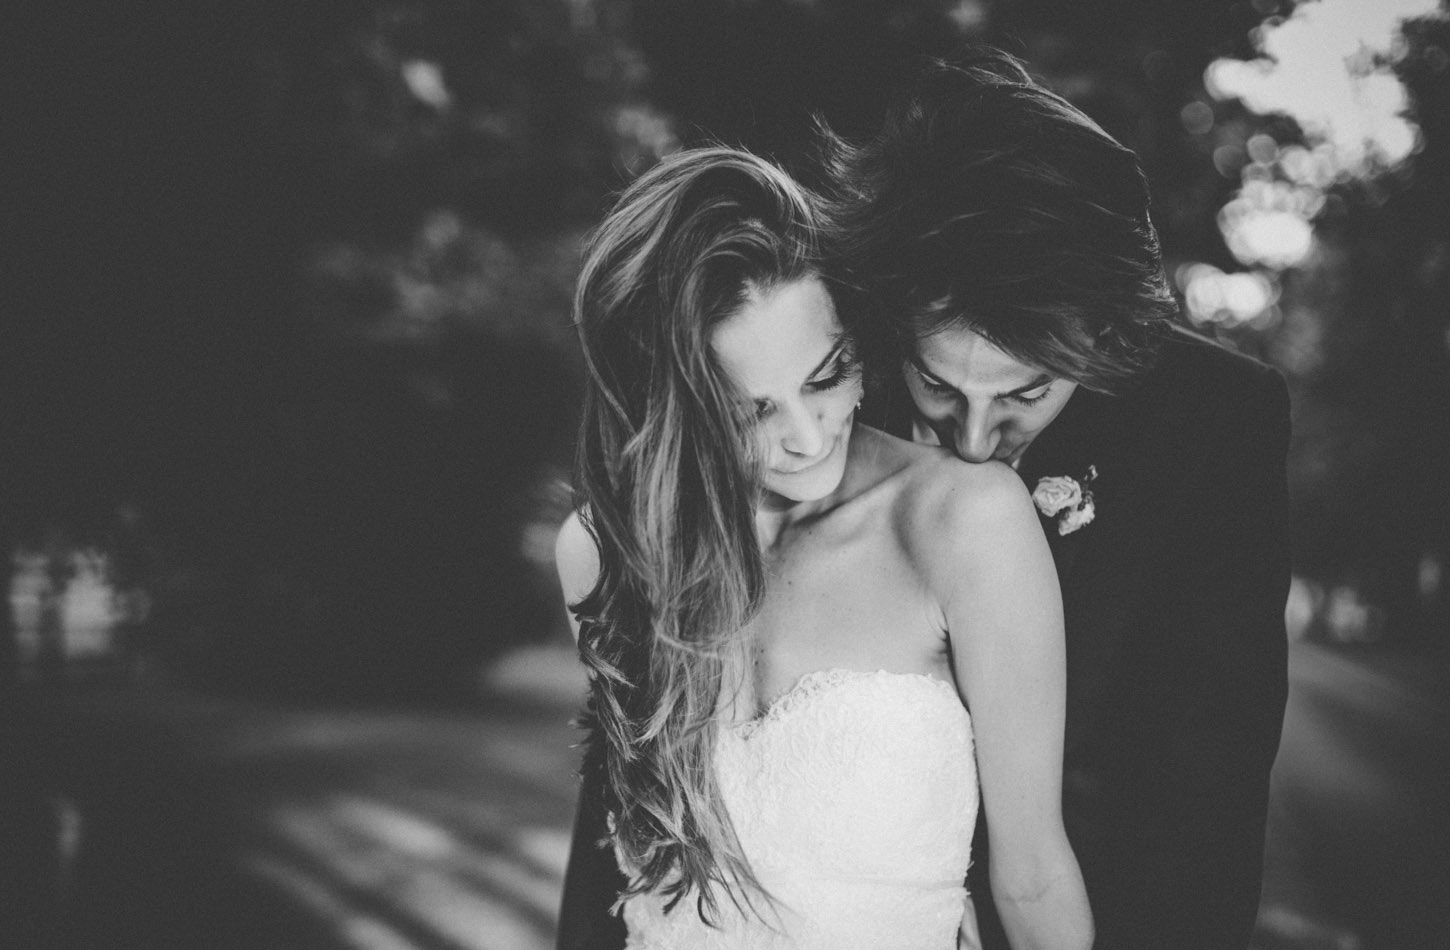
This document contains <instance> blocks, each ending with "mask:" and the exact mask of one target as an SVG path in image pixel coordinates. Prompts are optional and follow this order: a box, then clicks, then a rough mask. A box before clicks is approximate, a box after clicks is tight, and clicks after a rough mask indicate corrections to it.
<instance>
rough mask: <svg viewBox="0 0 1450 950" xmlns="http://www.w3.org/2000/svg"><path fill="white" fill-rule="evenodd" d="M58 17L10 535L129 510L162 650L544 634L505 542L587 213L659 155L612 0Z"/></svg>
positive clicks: (464, 659) (281, 656)
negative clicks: (153, 592)
mask: <svg viewBox="0 0 1450 950" xmlns="http://www.w3.org/2000/svg"><path fill="white" fill-rule="evenodd" d="M52 12H53V19H51V20H49V21H48V22H46V23H44V24H39V25H38V30H39V31H40V32H38V33H37V38H38V39H41V40H48V41H49V42H46V43H44V44H43V53H42V54H41V55H40V56H39V57H37V58H38V59H44V60H45V63H44V66H45V68H44V71H43V73H42V75H43V77H44V78H45V79H46V80H47V81H48V82H49V83H50V86H49V88H47V89H46V90H45V97H44V99H43V101H42V100H40V99H39V98H37V99H36V101H35V102H33V103H32V108H33V114H32V115H31V116H29V119H30V121H29V122H27V124H26V130H27V131H28V132H31V134H30V135H28V136H27V140H26V145H27V152H26V154H25V155H24V156H23V160H24V161H25V163H26V167H25V171H26V173H27V178H28V180H29V181H30V182H33V187H32V188H31V190H30V192H29V194H28V196H27V198H28V201H27V207H26V212H27V215H26V230H28V231H29V232H30V233H31V234H32V235H34V236H39V237H40V238H41V239H42V240H41V242H40V244H39V246H38V247H35V248H34V249H33V251H32V252H31V253H30V259H29V260H28V261H27V263H28V264H30V265H31V266H30V267H29V268H28V271H27V274H28V276H27V279H26V282H25V286H24V288H23V291H24V293H23V296H22V298H21V300H20V303H19V304H18V305H17V306H16V307H15V309H14V312H12V313H11V314H9V316H10V317H11V318H12V319H11V320H10V321H9V322H10V323H11V325H12V327H13V329H14V334H13V336H12V339H16V338H19V340H20V341H21V343H22V344H23V346H24V348H25V350H26V362H27V363H28V365H27V367H26V368H25V369H24V371H23V372H20V373H17V374H16V375H12V376H7V379H6V385H7V386H9V387H11V392H13V394H14V396H15V397H16V398H14V399H11V400H7V403H8V405H9V406H10V407H11V409H12V410H13V411H12V412H11V413H7V415H11V416H12V417H13V418H7V431H14V432H15V433H16V438H15V442H14V443H13V444H14V445H15V446H16V447H17V452H15V453H14V457H16V458H17V459H18V460H19V462H20V465H21V466H22V467H23V470H22V471H19V472H17V473H16V474H15V476H14V479H13V482H12V484H14V485H15V486H16V487H15V492H16V493H17V494H19V493H23V497H24V498H25V500H26V501H25V504H23V505H17V506H14V510H13V511H12V512H11V517H10V519H9V521H10V523H11V524H13V525H14V526H15V529H16V531H17V533H18V534H19V535H21V536H22V537H23V536H25V535H27V534H38V533H40V532H42V531H44V529H45V526H46V525H48V524H51V523H54V522H57V521H60V522H64V523H67V524H73V525H78V526H80V528H81V530H82V531H83V532H89V533H90V534H91V535H93V536H96V535H103V534H107V533H109V534H110V535H112V536H114V535H115V534H116V532H117V531H118V530H122V533H125V532H129V533H131V534H136V533H138V532H144V533H146V534H147V535H148V538H149V540H148V541H147V543H146V544H131V545H130V546H131V547H132V548H136V547H149V548H150V549H152V550H155V551H158V552H160V553H159V555H158V556H157V557H156V558H155V559H154V562H155V574H156V577H155V580H154V584H155V586H156V587H157V593H158V596H157V600H156V611H155V614H154V616H153V619H152V622H151V624H150V628H151V629H150V631H149V635H150V637H151V638H152V644H151V648H152V649H154V650H156V651H157V652H158V653H160V654H161V656H162V657H163V659H164V661H165V662H167V663H169V664H170V665H172V666H174V667H182V668H187V669H192V670H195V671H200V672H203V673H206V674H209V675H215V676H217V677H220V678H222V679H225V680H228V681H234V682H251V683H257V684H266V685H278V686H296V687H298V688H303V689H317V688H325V687H328V686H337V687H339V688H343V687H345V688H357V687H360V686H378V687H380V688H394V687H396V688H400V689H405V690H406V689H411V688H413V687H416V686H420V685H436V684H438V683H440V682H443V681H446V680H448V679H453V678H457V677H458V676H459V675H460V674H464V675H466V674H467V673H468V672H469V671H471V670H473V669H476V667H477V664H478V663H479V662H481V661H482V660H483V659H485V658H486V657H488V656H489V655H491V654H492V653H493V652H494V651H495V650H496V649H498V648H500V647H501V646H503V645H506V644H507V643H509V642H515V641H517V640H518V639H520V638H529V637H538V636H541V635H544V634H545V633H547V632H548V631H549V630H550V629H551V628H553V627H554V626H555V624H556V623H557V619H556V616H555V615H556V612H557V609H558V608H557V606H556V605H555V604H554V602H553V601H554V595H553V594H552V592H551V591H548V590H541V589H539V588H540V581H539V580H538V574H539V572H538V571H537V569H536V568H534V567H533V566H531V565H530V564H528V563H527V562H526V561H525V559H524V558H523V556H522V554H521V553H520V550H519V537H520V532H521V530H522V528H523V525H524V523H525V521H526V520H527V519H528V518H529V517H530V516H531V514H532V513H533V512H532V509H533V507H535V506H534V504H533V500H534V499H533V495H534V489H533V487H532V486H533V483H534V482H535V481H536V480H537V479H538V478H539V477H540V473H541V472H547V471H550V470H551V468H550V466H553V467H558V466H560V465H561V464H567V460H568V443H569V437H570V433H569V431H568V430H569V426H570V423H571V420H572V416H573V411H572V405H573V403H574V401H575V398H574V397H575V393H576V391H577V389H576V386H577V376H576V367H575V363H574V360H573V358H572V356H571V355H570V352H569V351H568V350H567V349H565V348H563V347H561V346H560V345H559V341H560V340H561V339H565V338H567V336H568V333H569V331H568V312H567V301H568V299H569V293H570V284H571V283H572V276H573V268H574V258H575V256H576V253H577V251H576V245H577V240H578V234H579V232H580V231H581V230H582V229H583V228H584V227H586V226H587V225H588V224H589V223H590V222H591V221H592V220H593V219H594V218H595V217H596V216H597V214H598V213H599V208H600V206H601V201H602V199H603V197H604V195H605V194H606V193H607V192H608V191H609V190H610V189H611V188H613V187H616V186H617V185H618V184H619V183H620V182H621V181H622V179H623V177H624V175H625V173H626V171H627V166H628V165H629V164H630V163H631V162H638V161H640V160H642V157H643V156H642V153H640V149H641V148H642V147H647V145H648V143H645V145H644V146H642V145H641V143H640V142H639V141H638V140H637V136H633V135H632V134H631V133H632V128H633V127H631V126H629V125H628V124H625V125H624V126H621V123H620V121H619V116H620V114H621V110H625V109H626V108H627V107H630V106H635V105H637V102H636V98H637V97H636V89H637V87H638V85H639V83H640V81H641V77H642V68H641V66H640V64H639V61H638V57H637V55H636V54H635V53H634V52H633V50H632V49H631V47H630V46H629V45H628V44H627V43H626V42H625V39H624V38H623V36H622V12H621V9H620V5H618V4H610V3H590V4H579V3H571V2H567V0H557V2H538V0H498V2H453V3H425V2H382V0H380V2H371V3H342V2H330V0H312V2H301V3H296V2H287V3H282V2H259V3H251V4H242V5H238V4H227V3H221V2H201V3H193V2H187V3H181V2H173V3H164V2H163V3H145V4H140V3H137V4H119V5H109V6H107V7H105V8H104V9H96V10H92V9H90V8H89V6H85V7H80V8H65V7H64V6H58V7H56V8H55V9H54V11H52ZM72 16H74V18H72ZM11 422H13V423H14V428H13V430H12V429H11V427H10V426H9V423H11ZM120 505H125V506H126V507H125V510H126V511H128V512H130V513H131V514H130V516H129V517H128V518H127V519H124V529H121V528H118V527H117V524H118V522H117V521H116V520H115V519H114V518H113V512H115V511H116V510H117V508H118V506H120ZM138 511H139V512H141V513H142V517H140V518H139V519H138V518H137V517H136V516H135V513H136V512H138Z"/></svg>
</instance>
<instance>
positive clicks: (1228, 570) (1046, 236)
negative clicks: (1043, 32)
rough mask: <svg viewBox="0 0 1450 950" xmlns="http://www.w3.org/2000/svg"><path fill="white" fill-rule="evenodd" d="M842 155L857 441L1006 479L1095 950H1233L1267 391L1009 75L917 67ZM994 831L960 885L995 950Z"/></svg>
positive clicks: (1128, 195)
mask: <svg viewBox="0 0 1450 950" xmlns="http://www.w3.org/2000/svg"><path fill="white" fill-rule="evenodd" d="M836 156H837V162H836V163H835V172H836V174H837V176H838V181H839V182H840V184H841V185H842V188H843V190H844V191H846V192H848V193H850V194H851V195H852V198H851V200H850V201H849V202H848V212H847V215H848V222H847V224H848V227H847V233H848V234H849V235H851V240H852V247H851V249H850V253H849V254H848V258H849V259H850V260H852V262H853V263H854V265H855V267H856V268H857V270H858V275H857V276H858V277H859V279H860V280H861V281H862V282H863V283H865V284H866V285H867V286H869V287H870V288H871V289H872V290H873V291H874V292H875V294H876V295H877V297H878V298H879V300H880V303H881V305H882V306H881V310H882V313H883V314H884V315H885V322H886V323H887V324H888V325H889V327H890V329H891V330H892V331H894V332H893V333H892V336H893V337H894V339H895V340H897V341H901V345H900V350H901V360H902V362H903V364H904V372H903V374H902V376H901V378H900V379H899V380H893V382H894V383H896V384H897V385H896V391H895V393H887V394H886V397H885V398H883V399H881V400H879V402H878V405H877V406H876V410H877V413H878V415H877V418H876V422H877V424H878V425H881V426H882V427H884V428H887V429H889V430H891V431H895V432H896V433H897V434H899V435H906V436H915V437H916V438H917V439H918V440H924V441H936V442H939V443H940V444H942V445H945V446H947V447H949V448H951V449H952V450H953V451H955V453H956V454H957V455H958V456H960V457H961V458H962V459H963V460H965V461H967V462H986V461H988V460H992V459H996V460H1000V461H1002V462H1005V463H1007V464H1009V465H1012V466H1013V467H1014V468H1016V470H1017V472H1018V473H1019V474H1020V475H1021V476H1022V478H1023V480H1024V481H1025V482H1026V485H1027V487H1028V489H1029V490H1032V491H1033V499H1034V501H1036V502H1037V505H1038V510H1039V512H1040V513H1041V515H1042V519H1043V527H1044V530H1045V531H1046V533H1047V537H1048V540H1049V544H1050V546H1051V548H1052V551H1053V555H1054V558H1055V559H1056V562H1057V571H1058V578H1059V581H1060V583H1061V585H1062V595H1063V606H1064V612H1065V616H1066V625H1067V663H1068V668H1067V693H1068V696H1067V700H1068V704H1067V722H1066V747H1065V768H1064V789H1063V811H1064V818H1065V821H1066V823H1067V830H1068V834H1069V838H1070V840H1071V842H1072V845H1073V849H1074V852H1075V853H1076V855H1077V858H1078V861H1079V864H1080V865H1081V867H1082V872H1083V878H1084V880H1085V882H1086V884H1087V889H1088V897H1089V900H1090V902H1091V905H1092V910H1093V917H1094V920H1095V924H1096V929H1097V935H1098V936H1097V942H1096V946H1097V947H1098V948H1099V950H1200V948H1201V950H1230V948H1232V950H1243V948H1244V947H1245V946H1247V944H1248V942H1249V939H1250V935H1251V933H1252V931H1253V925H1254V918H1255V915H1256V911H1257V907H1258V901H1259V889H1260V885H1261V882H1262V861H1263V844H1264V822H1265V818H1266V815H1267V811H1268V791H1269V770H1270V767H1271V766H1272V765H1273V761H1274V755H1275V752H1276V751H1277V749H1278V744H1279V733H1280V726H1281V723H1282V719H1283V712H1284V702H1285V698H1286V691H1287V683H1286V670H1285V662H1286V651H1287V642H1286V635H1285V629H1284V602H1285V598H1286V596H1287V591H1288V583H1289V557H1288V540H1287V533H1288V532H1287V507H1288V504H1287V498H1286V488H1285V472H1284V457H1285V451H1286V448H1287V442H1288V437H1289V407H1288V399H1287V394H1286V392H1285V387H1284V383H1283V381H1282V379H1281V378H1280V377H1279V376H1278V374H1277V373H1275V372H1274V371H1272V370H1270V369H1268V368H1267V367H1264V366H1262V365H1260V364H1258V363H1255V362H1252V361H1250V360H1248V359H1245V358H1243V357H1239V356H1236V355H1233V354H1231V353H1229V352H1228V351H1226V350H1224V349H1222V348H1220V347H1218V346H1216V345H1214V344H1212V343H1209V342H1208V341H1206V340H1203V339H1201V338H1199V337H1197V336H1194V335H1192V334H1190V333H1188V332H1186V331H1183V330H1180V329H1175V328H1173V326H1172V324H1171V323H1170V322H1169V321H1170V318H1172V317H1173V316H1175V315H1176V313H1177V308H1176V306H1175V305H1174V302H1173V300H1172V298H1171V296H1170V295H1169V292H1168V290H1167V286H1166V281H1165V278H1164V274H1163V267H1162V262H1161V259H1160V255H1159V250H1158V244H1157V237H1156V234H1155V231H1154V229H1153V226H1152V224H1151V223H1150V221H1149V218H1148V205H1149V198H1148V192H1147V187H1146V184H1145V181H1144V178H1143V175H1142V172H1141V171H1140V169H1139V166H1138V163H1137V161H1136V158H1135V157H1134V155H1133V153H1132V152H1131V151H1129V150H1128V149H1126V148H1124V147H1123V146H1121V145H1119V144H1118V143H1117V142H1116V141H1114V140H1113V139H1112V138H1111V137H1109V136H1108V135H1107V134H1106V133H1105V132H1103V131H1102V130H1101V129H1100V128H1099V127H1098V126H1097V125H1096V124H1094V123H1093V122H1092V121H1091V120H1090V119H1088V118H1087V117H1086V116H1084V115H1083V114H1082V113H1081V112H1079V111H1078V110H1076V109H1074V108H1073V107H1072V106H1070V105H1069V104H1067V103H1066V102H1065V101H1064V100H1062V99H1060V98H1058V97H1057V96H1055V95H1053V94H1052V93H1050V92H1048V91H1047V90H1045V89H1043V88H1042V87H1041V86H1038V85H1036V84H1035V83H1033V82H1032V81H1031V80H1030V79H1029V78H1028V76H1027V74H1026V73H1025V72H1024V71H1023V70H1022V67H1021V66H1020V65H1019V64H1018V63H1017V62H1016V61H1015V60H1012V59H1011V58H1010V57H1007V56H1006V55H1005V54H1000V53H995V52H990V51H984V52H980V53H978V54H976V55H975V57H974V58H972V59H969V60H964V61H962V62H960V63H957V64H944V63H937V64H933V65H932V66H930V67H928V68H927V69H925V70H924V71H923V72H922V73H921V74H920V75H919V76H918V77H917V78H916V81H915V84H914V85H913V87H912V90H911V94H910V95H909V96H908V97H907V98H906V99H905V100H904V101H903V102H902V103H900V104H899V106H898V107H897V108H896V109H894V110H893V111H892V113H891V114H890V116H889V117H888V119H887V122H886V126H885V128H884V130H883V132H882V133H881V135H879V136H878V137H877V138H876V139H875V140H873V141H871V142H869V143H867V144H866V145H865V146H863V147H860V148H854V149H853V148H849V147H846V146H844V145H840V144H839V143H837V147H836ZM990 819H991V816H990V815H986V816H985V820H986V823H987V828H989V827H990ZM987 828H983V827H979V828H978V833H977V835H976V839H975V841H976V843H977V845H976V846H977V847H978V851H977V854H976V857H975V860H974V863H973V873H972V876H971V889H972V893H973V897H974V903H975V904H976V907H977V913H978V915H979V917H980V918H981V925H982V937H983V942H984V946H985V947H986V948H987V950H998V948H1002V950H1005V948H1006V946H1007V943H1006V940H1005V937H1004V936H1003V935H1002V932H1001V928H1000V923H999V922H998V921H997V919H996V914H995V911H994V908H993V906H992V902H991V900H990V886H991V885H990V878H989V873H988V872H989V869H990V867H991V859H990V854H989V851H988V847H987V846H988V845H989V844H990V837H989V835H988V834H987V833H985V832H986V830H987Z"/></svg>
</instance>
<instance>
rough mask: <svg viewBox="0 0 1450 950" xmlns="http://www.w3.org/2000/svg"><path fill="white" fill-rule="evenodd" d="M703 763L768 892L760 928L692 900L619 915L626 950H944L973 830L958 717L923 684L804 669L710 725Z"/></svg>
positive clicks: (965, 726) (633, 902)
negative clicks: (754, 705) (736, 717)
mask: <svg viewBox="0 0 1450 950" xmlns="http://www.w3.org/2000/svg"><path fill="white" fill-rule="evenodd" d="M716 769H717V772H718V775H719V781H720V786H721V791H722V793H723V795H724V800H725V805H726V807H727V809H728V810H729V813H730V817H731V819H732V821H733V822H734V824H735V830H736V833H737V834H738V835H739V837H740V843H741V845H742V847H743V848H744V851H745V855H746V857H748V858H749V860H750V863H751V866H752V867H753V868H754V869H755V873H756V875H757V876H758V877H759V878H760V881H761V883H762V884H764V885H765V887H766V889H767V890H769V891H770V893H771V894H772V895H773V896H774V897H775V898H776V901H777V904H776V913H777V914H778V920H777V919H776V917H774V916H772V915H771V913H770V911H769V910H768V908H769V905H764V906H765V907H766V908H767V912H766V919H767V920H769V921H770V922H771V923H770V925H767V924H765V923H762V922H761V920H759V919H757V918H755V917H753V916H748V915H747V914H742V913H741V912H739V911H737V910H736V909H735V907H734V905H733V904H731V902H730V901H729V899H728V898H727V899H724V900H722V901H721V902H720V903H721V905H722V906H721V907H720V911H719V916H720V917H721V918H723V919H721V920H719V921H717V923H718V925H719V926H718V927H711V926H709V925H707V924H705V923H703V922H702V921H701V920H700V917H699V914H698V913H697V912H696V903H695V900H694V896H693V895H691V896H687V897H686V898H685V899H683V900H681V901H679V903H678V904H677V905H676V906H675V907H673V908H672V909H671V910H670V912H669V913H666V912H665V902H664V900H663V899H662V898H660V897H659V896H657V895H655V894H645V895H640V896H637V897H634V898H631V899H630V900H628V901H626V902H625V904H624V907H623V914H624V920H625V924H626V926H627V928H628V934H629V937H628V943H627V945H626V947H627V950H687V948H688V950H695V948H700V950H742V948H751V950H756V948H760V950H787V948H789V950H954V948H955V947H956V946H957V930H958V927H959V926H960V924H961V922H962V917H963V914H964V912H965V911H966V902H967V894H966V890H965V886H964V885H965V879H966V874H967V865H968V863H969V861H970V845H971V840H972V831H973V829H974V827H975V825H976V820H977V805H978V794H977V770H976V758H975V755H974V751H973V741H972V726H971V719H970V717H969V716H968V715H967V711H966V709H965V708H963V706H962V703H961V700H960V699H959V698H958V696H957V693H956V690H955V689H954V688H953V687H952V686H951V685H950V684H948V683H945V682H943V681H941V680H938V679H935V678H933V677H929V676H923V675H918V674H908V673H889V672H884V671H879V672H871V673H868V672H861V671H855V670H826V671H821V672H816V673H810V674H807V675H806V676H805V677H803V678H802V679H801V680H800V682H798V683H797V684H796V685H795V686H794V687H793V688H792V689H790V690H789V691H788V692H787V693H785V695H783V696H782V697H780V698H779V699H778V700H776V702H775V703H773V704H772V705H771V707H770V708H769V709H768V710H767V711H766V712H765V714H764V715H762V716H761V717H759V718H758V719H754V720H751V721H750V722H747V723H744V724H742V725H738V726H733V727H730V728H726V729H722V730H721V735H720V741H719V745H718V750H717V755H716Z"/></svg>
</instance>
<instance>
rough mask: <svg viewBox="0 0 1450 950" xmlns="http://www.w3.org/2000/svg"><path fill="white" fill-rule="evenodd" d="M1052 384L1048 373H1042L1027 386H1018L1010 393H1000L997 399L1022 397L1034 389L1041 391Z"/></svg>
mask: <svg viewBox="0 0 1450 950" xmlns="http://www.w3.org/2000/svg"><path fill="white" fill-rule="evenodd" d="M1050 382H1052V377H1051V376H1049V375H1047V374H1046V373H1040V374H1038V375H1037V376H1036V377H1035V378H1034V379H1033V380H1032V381H1031V382H1030V383H1028V384H1027V385H1025V386H1018V387H1017V388H1016V389H1014V390H1011V391H1010V392H1005V393H998V394H997V398H998V399H1011V398H1013V397H1014V396H1020V395H1022V394H1023V393H1030V392H1032V390H1034V389H1041V388H1042V387H1043V386H1046V385H1047V384H1048V383H1050Z"/></svg>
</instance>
